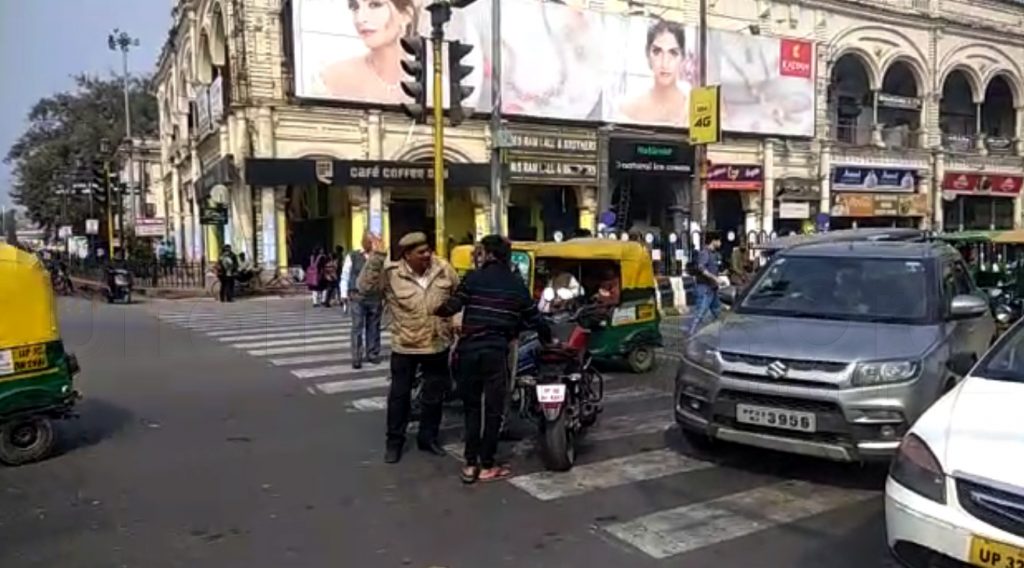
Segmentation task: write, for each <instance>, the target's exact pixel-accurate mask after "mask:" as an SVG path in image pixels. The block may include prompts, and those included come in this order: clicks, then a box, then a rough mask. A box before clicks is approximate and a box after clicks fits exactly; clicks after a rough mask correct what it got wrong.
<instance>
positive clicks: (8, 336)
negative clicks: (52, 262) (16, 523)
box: [0, 244, 79, 466]
mask: <svg viewBox="0 0 1024 568" xmlns="http://www.w3.org/2000/svg"><path fill="white" fill-rule="evenodd" d="M0 314H2V315H0V463H3V464H6V465H12V466H16V465H22V464H26V463H30V462H34V461H39V460H41V459H44V458H45V457H47V456H48V455H49V454H50V453H51V452H52V451H53V447H54V443H55V435H54V428H53V423H52V420H54V419H63V418H68V417H70V416H71V412H72V409H73V407H74V405H75V402H76V401H77V400H78V398H79V394H78V392H77V391H75V389H74V387H73V385H72V379H73V377H74V375H76V374H77V373H78V370H79V368H78V361H77V359H76V358H75V356H74V355H72V354H70V353H67V352H66V351H65V350H64V343H63V342H62V341H61V338H60V331H59V328H58V324H57V307H56V301H55V298H54V294H53V288H52V287H51V286H50V277H49V275H48V274H47V272H46V270H45V269H44V268H43V266H42V264H41V263H40V262H39V260H38V259H37V258H36V257H35V256H33V255H31V254H29V253H26V252H23V251H21V250H19V249H17V248H15V247H12V246H9V245H6V244H0Z"/></svg>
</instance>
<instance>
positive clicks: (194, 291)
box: [71, 277, 305, 300]
mask: <svg viewBox="0 0 1024 568" xmlns="http://www.w3.org/2000/svg"><path fill="white" fill-rule="evenodd" d="M71 282H72V283H73V284H74V285H75V289H76V290H88V291H90V292H91V293H92V294H93V295H103V294H104V292H105V290H106V289H107V285H106V283H103V282H97V281H96V280H87V279H84V278H76V277H71ZM132 292H133V293H134V294H137V295H139V296H144V297H146V298H151V299H160V300H196V299H201V298H209V297H211V296H210V293H209V292H208V291H207V290H206V289H205V288H149V287H140V286H137V287H135V288H134V289H133V290H132ZM304 293H305V288H301V289H300V287H298V286H297V287H296V288H295V289H294V290H287V289H274V290H268V291H267V292H266V293H264V294H246V296H245V297H252V298H269V299H284V298H291V297H296V296H301V295H302V294H304Z"/></svg>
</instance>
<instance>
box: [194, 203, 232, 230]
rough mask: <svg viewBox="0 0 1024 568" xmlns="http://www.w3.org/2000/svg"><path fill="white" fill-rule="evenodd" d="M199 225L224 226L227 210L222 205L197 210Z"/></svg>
mask: <svg viewBox="0 0 1024 568" xmlns="http://www.w3.org/2000/svg"><path fill="white" fill-rule="evenodd" d="M199 224H200V225H216V226H224V225H227V224H228V208H227V207H224V206H223V205H214V206H209V205H203V206H202V207H201V208H200V210H199Z"/></svg>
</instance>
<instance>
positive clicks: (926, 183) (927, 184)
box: [914, 172, 942, 231]
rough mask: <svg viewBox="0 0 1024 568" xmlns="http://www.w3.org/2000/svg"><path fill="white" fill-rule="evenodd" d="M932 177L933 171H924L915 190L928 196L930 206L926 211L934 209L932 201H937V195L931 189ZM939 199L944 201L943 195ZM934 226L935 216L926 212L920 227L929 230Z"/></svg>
mask: <svg viewBox="0 0 1024 568" xmlns="http://www.w3.org/2000/svg"><path fill="white" fill-rule="evenodd" d="M932 177H933V176H932V175H931V172H926V173H924V174H923V175H921V177H920V178H918V180H917V186H916V187H915V188H914V190H915V191H916V192H917V193H920V194H922V195H924V196H926V198H927V200H928V208H927V209H926V211H932V210H933V209H934V206H933V205H932V203H933V202H934V201H935V195H934V194H933V193H932V191H931V188H932V180H931V178H932ZM939 201H942V198H941V197H940V198H939ZM934 226H935V219H934V218H933V217H931V216H929V215H928V214H927V213H926V214H925V216H924V217H923V218H921V222H920V229H921V230H924V231H927V230H928V229H931V228H933V227H934Z"/></svg>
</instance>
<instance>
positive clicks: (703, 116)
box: [690, 86, 722, 144]
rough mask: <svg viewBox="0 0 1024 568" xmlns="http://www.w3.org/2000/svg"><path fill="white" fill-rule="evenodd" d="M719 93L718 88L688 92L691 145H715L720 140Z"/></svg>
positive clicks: (702, 88) (699, 88)
mask: <svg viewBox="0 0 1024 568" xmlns="http://www.w3.org/2000/svg"><path fill="white" fill-rule="evenodd" d="M721 92H722V91H721V89H719V88H718V86H712V87H696V88H694V89H693V90H692V91H690V143H691V144H715V143H717V142H719V141H721V140H722V122H721V120H720V118H721V117H720V116H719V110H720V108H721Z"/></svg>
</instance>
